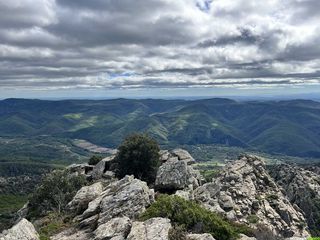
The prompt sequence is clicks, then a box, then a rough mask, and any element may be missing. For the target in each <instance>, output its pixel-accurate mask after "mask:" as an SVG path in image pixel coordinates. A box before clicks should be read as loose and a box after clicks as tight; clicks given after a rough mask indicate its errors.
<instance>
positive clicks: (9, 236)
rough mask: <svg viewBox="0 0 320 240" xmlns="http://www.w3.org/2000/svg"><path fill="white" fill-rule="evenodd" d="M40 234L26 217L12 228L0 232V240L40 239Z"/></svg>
mask: <svg viewBox="0 0 320 240" xmlns="http://www.w3.org/2000/svg"><path fill="white" fill-rule="evenodd" d="M39 239H40V238H39V234H38V233H37V231H36V230H35V228H34V226H33V225H32V223H30V222H29V221H28V220H26V219H24V218H23V219H22V220H20V221H19V222H18V223H17V224H16V225H14V226H13V227H12V228H11V229H9V230H5V231H3V232H2V234H0V240H39Z"/></svg>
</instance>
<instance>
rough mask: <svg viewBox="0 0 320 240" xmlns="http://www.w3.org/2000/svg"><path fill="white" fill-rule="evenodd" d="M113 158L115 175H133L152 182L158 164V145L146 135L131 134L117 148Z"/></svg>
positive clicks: (120, 176)
mask: <svg viewBox="0 0 320 240" xmlns="http://www.w3.org/2000/svg"><path fill="white" fill-rule="evenodd" d="M118 150H119V151H118V153H117V156H116V158H115V161H116V164H117V171H116V173H117V176H118V177H119V178H122V177H124V176H125V175H134V176H135V177H136V178H139V179H141V180H143V181H146V182H148V183H153V182H154V180H155V177H156V174H157V169H158V167H159V165H160V160H159V157H160V156H159V150H160V148H159V145H158V143H157V142H156V141H155V140H154V139H152V138H150V137H149V136H147V135H142V134H133V135H131V136H129V137H127V138H126V139H125V140H124V142H123V143H122V144H121V145H120V147H119V148H118Z"/></svg>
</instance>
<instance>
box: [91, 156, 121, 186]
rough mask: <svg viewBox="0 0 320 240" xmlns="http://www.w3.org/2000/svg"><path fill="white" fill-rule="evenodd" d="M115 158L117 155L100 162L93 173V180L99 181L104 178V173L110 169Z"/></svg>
mask: <svg viewBox="0 0 320 240" xmlns="http://www.w3.org/2000/svg"><path fill="white" fill-rule="evenodd" d="M114 158H115V155H113V156H109V157H106V158H104V159H102V160H101V161H100V162H98V163H97V165H96V166H94V168H93V170H92V172H91V176H92V179H94V180H97V179H100V178H102V177H103V175H104V173H105V172H106V171H108V170H109V169H110V165H111V163H112V161H113V160H114Z"/></svg>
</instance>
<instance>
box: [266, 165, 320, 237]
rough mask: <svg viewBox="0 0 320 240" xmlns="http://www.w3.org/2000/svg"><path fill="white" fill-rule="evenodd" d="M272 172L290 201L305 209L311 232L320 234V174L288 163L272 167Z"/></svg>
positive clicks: (316, 234)
mask: <svg viewBox="0 0 320 240" xmlns="http://www.w3.org/2000/svg"><path fill="white" fill-rule="evenodd" d="M270 174H271V176H272V177H273V178H274V179H275V181H276V183H277V184H279V185H280V186H281V187H282V188H283V189H284V191H285V194H286V196H287V197H288V199H289V200H290V202H291V203H292V204H294V205H297V206H299V208H301V209H302V210H303V212H304V213H305V217H306V219H307V224H308V226H309V229H310V231H311V233H313V234H314V235H315V236H318V235H320V228H319V226H320V175H318V174H316V173H315V172H313V171H309V170H306V169H304V168H302V167H299V166H295V165H288V164H281V165H276V166H272V167H270Z"/></svg>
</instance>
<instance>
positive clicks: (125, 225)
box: [94, 217, 131, 240]
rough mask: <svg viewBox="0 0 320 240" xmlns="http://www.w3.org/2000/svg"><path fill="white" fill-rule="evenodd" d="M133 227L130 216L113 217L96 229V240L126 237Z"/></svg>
mask: <svg viewBox="0 0 320 240" xmlns="http://www.w3.org/2000/svg"><path fill="white" fill-rule="evenodd" d="M130 229H131V221H130V219H129V218H128V217H121V218H113V219H111V220H110V221H108V222H106V223H104V224H101V225H100V226H99V227H98V228H97V229H96V230H95V238H94V240H108V239H114V238H119V239H120V238H123V239H125V238H126V237H127V236H128V234H129V232H130Z"/></svg>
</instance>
